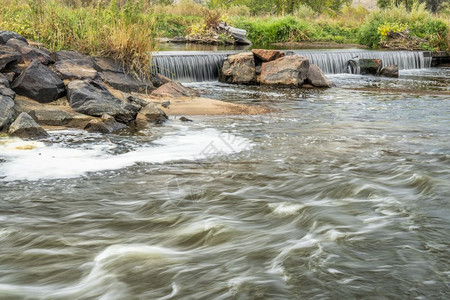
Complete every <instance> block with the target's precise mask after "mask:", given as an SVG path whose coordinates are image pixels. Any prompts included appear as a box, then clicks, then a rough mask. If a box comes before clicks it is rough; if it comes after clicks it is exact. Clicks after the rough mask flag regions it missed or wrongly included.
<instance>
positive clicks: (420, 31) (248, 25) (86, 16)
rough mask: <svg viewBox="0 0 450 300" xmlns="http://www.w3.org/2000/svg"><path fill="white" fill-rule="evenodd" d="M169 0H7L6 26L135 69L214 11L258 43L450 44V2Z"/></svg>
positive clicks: (2, 11)
mask: <svg viewBox="0 0 450 300" xmlns="http://www.w3.org/2000/svg"><path fill="white" fill-rule="evenodd" d="M423 1H425V2H426V3H427V4H428V5H431V4H429V3H434V2H433V0H423ZM379 2H380V1H379ZM171 3H172V1H170V0H49V1H45V0H2V5H1V6H0V30H12V31H17V32H19V33H21V34H23V35H24V36H25V37H27V38H29V39H31V40H35V41H38V42H41V43H43V44H44V45H45V46H46V47H47V48H49V49H50V50H52V51H55V50H60V49H73V50H79V51H81V52H84V53H86V54H91V55H104V56H109V57H113V58H116V59H119V60H121V61H122V62H123V63H124V64H126V65H130V66H131V67H132V69H134V70H148V68H147V67H148V65H149V64H150V59H151V52H152V51H153V50H155V47H157V43H156V37H174V36H184V35H186V34H188V33H192V32H198V31H199V29H201V28H204V26H206V24H207V23H208V22H210V21H208V20H207V18H210V17H211V16H217V18H218V19H217V20H216V21H225V22H227V23H228V24H230V25H231V26H234V27H239V28H243V29H246V30H247V32H248V37H249V39H250V40H251V41H252V42H253V43H254V44H257V45H269V44H272V43H280V42H302V41H308V42H319V41H320V42H336V43H361V44H363V45H367V46H370V47H373V48H378V47H392V48H395V47H398V48H401V47H402V46H404V47H405V48H406V49H413V48H414V49H424V50H445V49H448V48H449V39H448V35H449V30H448V28H449V26H450V21H449V20H450V7H445V6H442V5H440V6H439V9H440V15H438V14H433V13H431V12H430V11H429V10H427V9H426V8H425V4H422V5H419V4H417V3H416V2H414V3H413V1H404V2H402V1H392V0H384V2H383V6H384V7H385V8H383V9H378V10H374V11H372V12H369V11H367V10H366V9H365V8H363V7H361V6H358V7H352V6H348V5H347V4H348V3H349V1H347V0H302V1H299V0H226V1H225V0H211V1H209V2H207V5H206V6H202V5H200V4H198V3H195V2H193V1H192V0H182V1H180V2H179V3H178V4H176V5H173V4H171ZM399 3H400V5H398V4H399ZM402 3H407V4H408V5H406V4H405V5H403V4H402ZM396 4H397V6H396ZM200 31H201V30H200ZM399 37H400V38H399Z"/></svg>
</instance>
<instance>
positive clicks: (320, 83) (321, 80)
mask: <svg viewBox="0 0 450 300" xmlns="http://www.w3.org/2000/svg"><path fill="white" fill-rule="evenodd" d="M307 77H308V79H307V80H306V82H307V83H310V84H311V85H313V86H315V87H332V86H333V83H332V82H331V81H330V80H329V79H328V78H327V77H325V75H323V73H322V70H321V69H320V68H319V66H317V65H315V64H312V65H310V66H309V70H308V75H307Z"/></svg>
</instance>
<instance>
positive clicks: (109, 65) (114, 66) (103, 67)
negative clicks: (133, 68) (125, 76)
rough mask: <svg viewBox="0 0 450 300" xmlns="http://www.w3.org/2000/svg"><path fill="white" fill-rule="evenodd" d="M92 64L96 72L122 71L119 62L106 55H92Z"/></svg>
mask: <svg viewBox="0 0 450 300" xmlns="http://www.w3.org/2000/svg"><path fill="white" fill-rule="evenodd" d="M94 65H95V69H96V70H97V71H98V72H107V71H109V72H114V73H123V72H124V69H123V68H122V66H121V65H120V63H119V62H117V61H115V60H114V59H112V58H108V57H94Z"/></svg>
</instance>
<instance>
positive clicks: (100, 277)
mask: <svg viewBox="0 0 450 300" xmlns="http://www.w3.org/2000/svg"><path fill="white" fill-rule="evenodd" d="M331 79H332V80H333V81H334V82H335V83H336V85H337V87H335V88H332V89H329V90H307V91H300V90H290V89H274V88H264V87H245V86H230V85H224V84H219V83H217V82H203V83H193V84H190V86H191V87H193V88H195V89H197V90H198V91H199V92H201V93H202V94H203V95H204V96H208V97H213V98H217V99H222V100H225V101H232V102H237V103H248V104H255V105H258V104H264V105H271V106H273V107H275V108H278V109H279V111H278V112H276V113H272V114H269V115H261V116H228V117H202V116H197V117H192V119H193V121H194V122H192V123H188V124H186V123H182V122H180V121H179V120H178V119H176V118H172V119H171V120H170V121H169V122H168V123H167V124H166V125H164V126H162V127H150V128H148V129H147V130H144V131H142V132H140V133H139V134H136V135H131V134H128V133H122V134H119V135H96V134H88V133H85V132H81V131H60V132H51V137H50V138H48V139H46V140H42V141H36V142H24V141H20V140H15V139H7V138H4V137H3V138H1V140H0V178H1V179H0V180H1V185H0V245H1V247H0V299H448V298H449V297H450V289H449V276H450V271H449V268H450V263H449V261H450V251H449V249H450V248H449V246H450V245H449V240H450V236H449V232H450V231H449V230H450V202H449V199H450V168H449V166H450V117H449V116H450V102H449V98H448V96H439V95H425V94H416V95H408V94H385V95H384V94H382V93H378V92H376V93H372V92H370V91H353V90H348V89H346V88H348V87H361V88H368V87H377V88H379V87H381V88H382V87H386V88H398V89H403V90H405V89H406V90H407V89H411V90H413V89H420V90H424V91H426V90H429V91H436V90H438V91H448V90H449V86H450V69H422V70H409V71H401V77H400V78H399V79H383V78H375V77H362V76H359V75H333V76H331Z"/></svg>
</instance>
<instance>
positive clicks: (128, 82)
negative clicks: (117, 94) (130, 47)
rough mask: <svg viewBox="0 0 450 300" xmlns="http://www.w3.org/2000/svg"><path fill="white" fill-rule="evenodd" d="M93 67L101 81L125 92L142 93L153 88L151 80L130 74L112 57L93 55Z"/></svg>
mask: <svg viewBox="0 0 450 300" xmlns="http://www.w3.org/2000/svg"><path fill="white" fill-rule="evenodd" d="M94 67H95V69H96V70H97V71H98V72H100V76H101V78H102V80H103V82H105V83H107V84H108V85H110V86H111V87H113V88H115V89H116V90H119V91H122V92H125V93H131V92H136V93H144V92H148V91H151V90H153V89H154V87H153V84H152V82H151V80H141V79H139V78H136V77H135V76H133V75H131V74H130V73H128V72H127V70H125V68H123V66H122V65H121V64H120V63H119V62H117V61H115V60H114V59H112V58H107V57H95V58H94Z"/></svg>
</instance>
